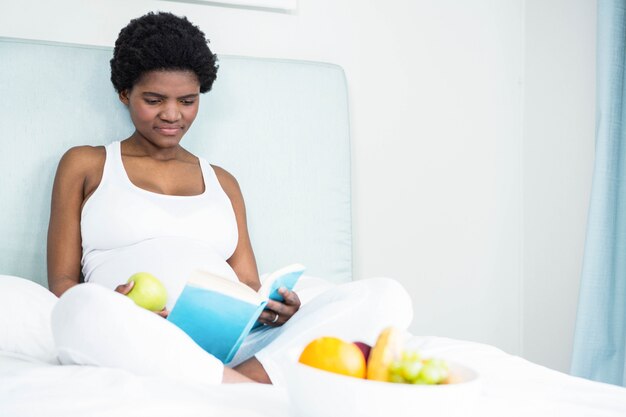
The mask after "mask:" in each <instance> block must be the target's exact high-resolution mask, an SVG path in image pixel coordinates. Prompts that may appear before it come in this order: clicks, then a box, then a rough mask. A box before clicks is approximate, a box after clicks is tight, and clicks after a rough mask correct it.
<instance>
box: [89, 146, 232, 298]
mask: <svg viewBox="0 0 626 417" xmlns="http://www.w3.org/2000/svg"><path fill="white" fill-rule="evenodd" d="M200 168H201V170H202V177H203V179H204V187H205V189H204V192H203V193H202V194H199V195H195V196H172V195H165V194H159V193H155V192H152V191H148V190H144V189H142V188H139V187H137V186H136V185H134V184H133V183H132V182H131V181H130V179H129V178H128V175H127V173H126V170H125V169H124V165H123V163H122V155H121V147H120V142H113V143H111V144H109V145H107V147H106V160H105V163H104V170H103V173H102V180H101V182H100V184H99V185H98V188H97V189H96V191H95V192H94V193H93V194H92V195H91V197H90V198H89V199H88V200H87V202H86V203H85V205H84V206H83V209H82V213H81V223H80V224H81V236H82V248H83V256H82V260H81V264H82V271H83V275H84V277H85V282H95V283H98V284H102V285H104V286H106V287H109V288H111V289H114V288H115V287H116V286H118V285H119V284H123V283H126V281H127V280H128V278H129V277H130V276H131V275H132V274H134V273H136V272H150V273H152V274H153V275H155V276H156V277H157V278H159V279H160V280H161V281H162V282H163V284H164V285H165V287H166V289H167V292H168V301H167V306H168V308H170V309H171V308H172V307H173V305H174V303H175V302H176V300H177V299H178V296H179V295H180V293H181V291H182V288H183V286H184V284H185V282H186V280H187V279H188V278H189V276H190V274H191V272H192V271H193V270H195V269H204V270H207V271H210V272H213V273H215V274H218V275H222V276H225V277H227V278H229V279H233V280H237V276H236V275H235V272H234V271H233V270H232V268H231V267H230V265H228V263H227V262H226V260H227V259H228V258H230V257H231V255H232V254H233V252H234V251H235V247H236V246H237V240H238V232H237V222H236V220H235V213H234V211H233V207H232V204H231V202H230V199H229V198H228V196H227V195H226V193H225V192H224V190H223V189H222V187H221V185H220V183H219V181H218V179H217V176H216V175H215V171H214V170H213V168H212V167H211V165H210V164H209V163H208V162H206V161H205V160H204V159H202V158H200Z"/></svg>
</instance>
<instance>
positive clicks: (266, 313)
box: [258, 309, 277, 324]
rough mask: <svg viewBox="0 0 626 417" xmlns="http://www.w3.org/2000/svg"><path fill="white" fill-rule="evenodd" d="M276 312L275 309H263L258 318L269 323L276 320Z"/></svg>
mask: <svg viewBox="0 0 626 417" xmlns="http://www.w3.org/2000/svg"><path fill="white" fill-rule="evenodd" d="M276 314H277V313H276V312H275V311H272V310H267V309H266V310H263V312H262V313H261V315H260V316H259V319H258V320H259V321H260V322H262V323H266V324H269V323H271V322H272V321H274V317H276Z"/></svg>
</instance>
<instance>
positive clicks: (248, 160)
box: [0, 38, 352, 284]
mask: <svg viewBox="0 0 626 417" xmlns="http://www.w3.org/2000/svg"><path fill="white" fill-rule="evenodd" d="M111 53H112V51H111V49H110V48H102V47H91V46H82V45H68V44H55V43H49V42H37V41H26V40H16V39H6V38H0V114H1V115H2V122H1V123H2V129H1V132H2V135H1V136H0V143H1V144H2V146H1V147H0V216H1V217H0V274H7V275H17V276H22V277H25V278H29V279H32V280H33V281H37V282H39V283H42V284H45V283H46V279H47V278H46V262H45V257H46V233H47V224H48V216H49V210H50V207H49V206H50V193H51V187H52V182H53V177H54V173H55V170H56V166H57V163H58V161H59V158H60V157H61V155H62V154H63V153H64V152H65V150H67V149H68V148H70V147H72V146H75V145H81V144H90V145H102V144H106V143H109V142H111V141H113V140H119V139H123V138H126V137H128V136H129V135H130V134H131V133H132V124H131V123H130V119H129V118H128V116H127V114H126V110H125V108H124V106H123V105H122V104H121V103H120V102H119V100H118V99H117V95H116V94H115V92H114V90H113V87H112V85H111V83H110V81H109V59H110V58H111ZM219 64H220V69H219V73H218V79H217V81H216V83H215V85H214V87H213V90H212V91H211V92H209V93H207V94H205V95H204V96H202V99H201V105H200V113H199V115H198V118H197V119H196V121H195V124H194V126H193V127H192V129H191V131H190V132H189V134H188V136H186V137H185V139H184V140H183V143H184V145H185V146H186V147H187V148H188V149H190V150H191V151H192V152H195V153H197V154H198V155H202V156H203V157H205V158H206V159H207V160H209V161H210V162H211V163H213V164H217V165H220V166H222V167H224V168H225V169H227V170H228V171H230V172H231V173H233V174H234V175H235V177H236V178H237V179H238V181H239V183H240V186H241V188H242V191H243V193H244V197H245V199H246V205H247V211H248V222H249V228H250V234H251V238H252V243H253V246H254V248H255V253H256V257H257V262H258V265H259V270H260V271H261V272H265V271H270V270H272V269H275V268H278V267H280V266H283V265H285V264H288V263H292V262H300V263H303V264H305V265H306V266H307V267H308V273H309V274H310V275H314V276H322V277H326V278H328V279H331V280H334V281H336V282H341V281H348V280H350V279H351V267H352V258H351V220H350V149H349V124H348V101H347V89H346V81H345V76H344V73H343V71H342V69H341V68H340V67H338V66H336V65H330V64H324V63H317V62H302V61H289V60H276V59H261V58H247V57H237V56H220V57H219Z"/></svg>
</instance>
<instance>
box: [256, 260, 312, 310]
mask: <svg viewBox="0 0 626 417" xmlns="http://www.w3.org/2000/svg"><path fill="white" fill-rule="evenodd" d="M305 269H306V268H305V267H304V266H303V265H300V264H292V265H288V266H285V267H284V268H281V269H278V270H276V271H274V272H272V273H271V274H270V275H269V276H268V277H267V278H265V280H264V281H263V285H261V288H259V295H260V296H261V297H263V298H264V299H266V300H267V299H272V300H276V301H283V296H282V295H280V293H279V292H278V289H279V288H281V287H285V288H287V289H288V290H292V289H293V287H294V286H295V285H296V282H297V281H298V279H299V278H300V276H301V275H302V274H303V273H304V270H305Z"/></svg>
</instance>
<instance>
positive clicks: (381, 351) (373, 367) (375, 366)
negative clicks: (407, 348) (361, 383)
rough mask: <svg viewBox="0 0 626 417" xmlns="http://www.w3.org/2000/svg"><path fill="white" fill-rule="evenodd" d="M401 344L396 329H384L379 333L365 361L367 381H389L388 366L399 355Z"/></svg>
mask: <svg viewBox="0 0 626 417" xmlns="http://www.w3.org/2000/svg"><path fill="white" fill-rule="evenodd" d="M403 342H404V341H403V340H402V333H401V332H400V330H399V329H398V328H396V327H393V326H390V327H386V328H385V329H383V331H382V332H380V334H379V335H378V340H376V344H375V345H374V347H373V348H372V351H371V352H370V356H369V359H368V361H367V379H371V380H374V381H389V366H390V365H391V362H393V361H394V359H396V358H398V357H399V356H400V355H401V353H402V348H403Z"/></svg>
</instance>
